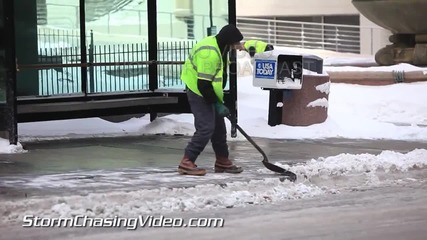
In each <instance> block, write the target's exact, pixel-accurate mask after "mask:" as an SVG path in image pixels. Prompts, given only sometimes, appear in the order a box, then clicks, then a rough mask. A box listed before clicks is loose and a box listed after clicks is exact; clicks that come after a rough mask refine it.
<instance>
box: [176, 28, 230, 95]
mask: <svg viewBox="0 0 427 240" xmlns="http://www.w3.org/2000/svg"><path fill="white" fill-rule="evenodd" d="M223 71H224V70H223V61H222V57H221V51H220V49H219V46H218V43H217V41H216V38H215V36H209V37H206V38H204V39H202V40H201V41H199V42H198V43H197V44H196V46H194V47H193V49H192V50H191V51H190V55H189V57H188V58H187V60H186V61H185V63H184V66H183V69H182V72H181V80H182V81H183V82H184V83H185V84H186V85H187V87H188V88H189V89H190V90H191V91H193V92H194V93H195V94H197V95H199V96H202V94H201V93H200V91H199V89H198V87H197V81H198V79H201V80H202V81H203V80H205V81H211V82H212V86H213V89H214V92H215V94H216V96H217V97H218V100H219V101H220V102H221V103H223V102H224V92H223V88H222V82H223V79H222V74H223Z"/></svg>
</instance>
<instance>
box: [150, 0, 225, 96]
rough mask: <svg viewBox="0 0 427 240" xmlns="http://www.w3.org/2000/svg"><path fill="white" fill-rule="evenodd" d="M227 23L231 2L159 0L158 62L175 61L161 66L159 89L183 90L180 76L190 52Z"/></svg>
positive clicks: (219, 0) (216, 0)
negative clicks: (199, 41) (199, 42)
mask: <svg viewBox="0 0 427 240" xmlns="http://www.w3.org/2000/svg"><path fill="white" fill-rule="evenodd" d="M226 24H228V0H214V1H212V0H157V29H158V31H157V39H158V51H159V54H158V59H159V60H160V61H167V62H169V61H170V62H174V63H167V64H160V65H159V68H158V73H159V88H163V89H184V87H185V86H184V84H183V83H182V82H181V80H180V75H181V70H182V63H183V62H184V61H185V59H186V58H187V56H188V53H189V51H190V50H191V48H192V47H193V46H194V44H195V43H196V42H197V41H198V40H201V39H202V38H204V37H206V36H208V34H209V35H215V34H216V33H217V31H219V30H220V29H221V28H222V27H223V26H225V25H226ZM209 29H212V31H211V32H209ZM227 88H228V85H227Z"/></svg>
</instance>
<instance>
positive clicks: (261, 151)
mask: <svg viewBox="0 0 427 240" xmlns="http://www.w3.org/2000/svg"><path fill="white" fill-rule="evenodd" d="M227 118H228V120H230V122H231V123H232V121H231V119H230V117H227ZM235 125H236V128H237V130H239V132H240V133H241V134H242V135H243V136H245V138H246V139H247V140H248V141H249V142H250V143H251V144H252V145H253V146H254V147H255V148H256V149H257V150H258V152H260V153H261V154H262V156H263V158H264V159H263V160H262V161H263V162H268V158H267V155H266V154H265V152H264V151H263V150H262V149H261V148H260V147H259V146H258V144H256V143H255V142H254V140H252V138H251V137H250V136H249V135H248V134H247V133H246V132H245V131H244V130H243V129H242V128H241V127H240V126H239V124H237V123H235Z"/></svg>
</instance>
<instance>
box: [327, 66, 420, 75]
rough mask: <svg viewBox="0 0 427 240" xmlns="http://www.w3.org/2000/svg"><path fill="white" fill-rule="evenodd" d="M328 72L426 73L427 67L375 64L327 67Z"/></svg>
mask: <svg viewBox="0 0 427 240" xmlns="http://www.w3.org/2000/svg"><path fill="white" fill-rule="evenodd" d="M325 71H326V72H367V71H369V72H372V71H373V72H390V73H391V72H393V71H398V72H399V71H405V72H418V71H419V72H422V73H423V74H424V75H425V74H427V68H426V67H417V66H414V65H411V64H408V63H399V64H396V65H392V66H373V67H351V66H342V67H325Z"/></svg>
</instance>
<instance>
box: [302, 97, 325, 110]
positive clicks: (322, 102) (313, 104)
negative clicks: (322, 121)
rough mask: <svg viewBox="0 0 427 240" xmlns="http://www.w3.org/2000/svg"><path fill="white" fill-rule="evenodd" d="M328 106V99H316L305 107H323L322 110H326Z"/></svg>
mask: <svg viewBox="0 0 427 240" xmlns="http://www.w3.org/2000/svg"><path fill="white" fill-rule="evenodd" d="M328 106H329V104H328V99H326V98H319V99H316V100H314V101H312V102H310V103H308V104H307V107H324V108H328Z"/></svg>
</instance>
